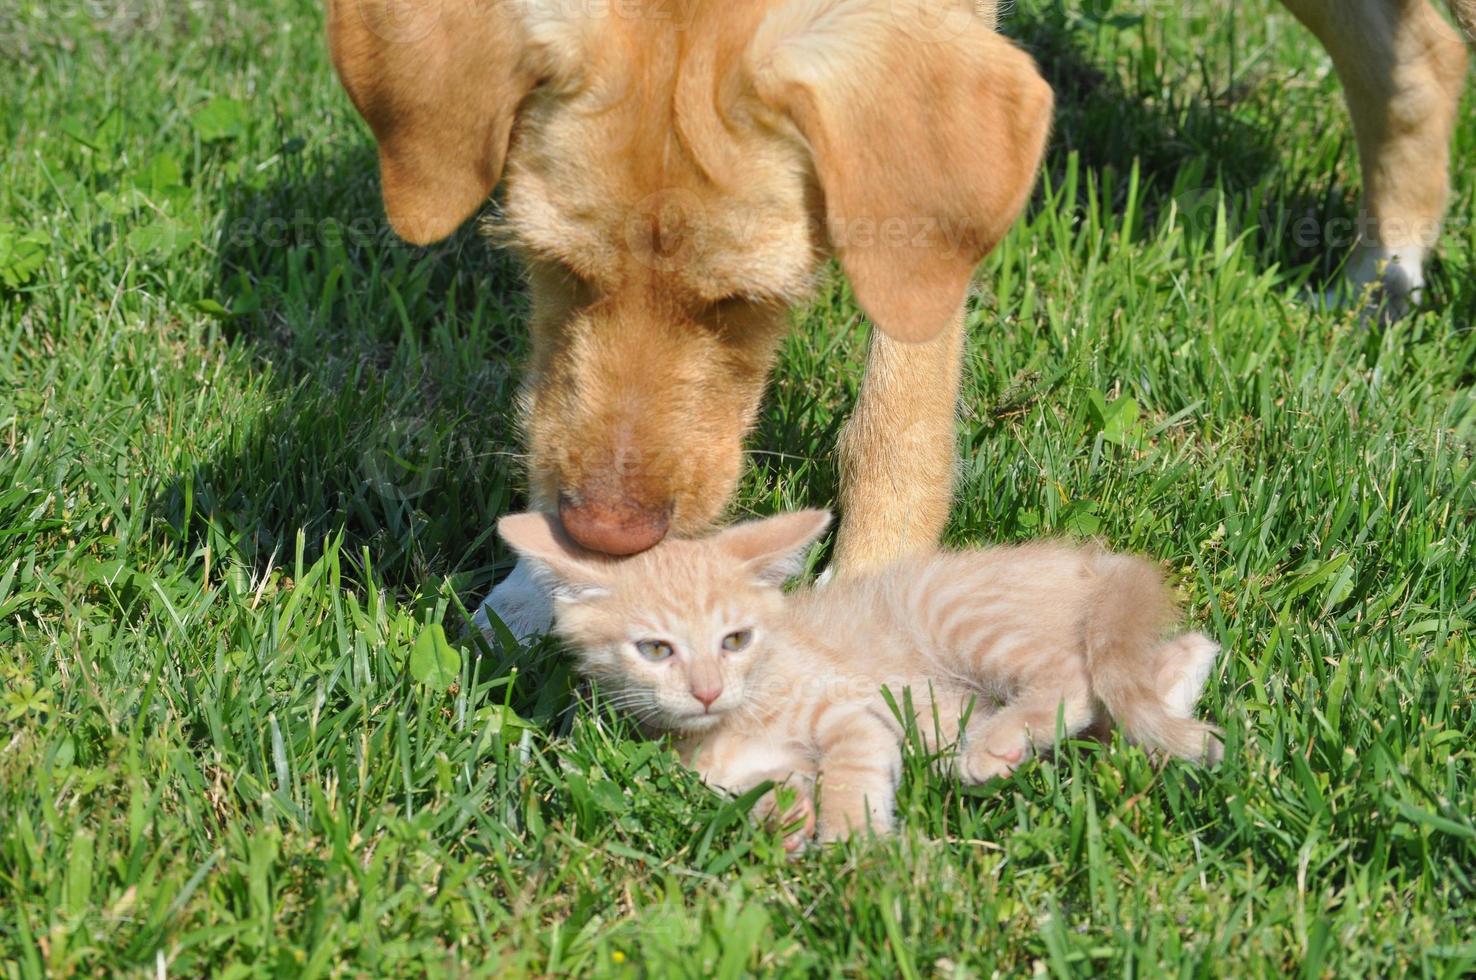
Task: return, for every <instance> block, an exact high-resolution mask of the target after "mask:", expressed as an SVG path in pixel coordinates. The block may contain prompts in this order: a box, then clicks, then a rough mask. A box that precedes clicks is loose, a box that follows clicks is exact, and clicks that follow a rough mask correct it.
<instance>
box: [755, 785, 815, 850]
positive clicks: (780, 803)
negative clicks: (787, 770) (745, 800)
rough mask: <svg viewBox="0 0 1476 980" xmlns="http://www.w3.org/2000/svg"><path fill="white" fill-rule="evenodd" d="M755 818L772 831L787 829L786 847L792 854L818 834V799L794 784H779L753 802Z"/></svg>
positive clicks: (785, 836) (802, 848)
mask: <svg viewBox="0 0 1476 980" xmlns="http://www.w3.org/2000/svg"><path fill="white" fill-rule="evenodd" d="M781 797H782V798H781ZM753 818H754V820H756V821H757V822H758V823H760V824H761V825H763V826H765V827H768V828H769V829H770V830H783V831H787V833H786V834H785V835H784V849H785V850H786V851H788V852H789V853H791V854H797V853H799V852H800V851H802V850H804V849H805V845H806V844H807V843H809V842H810V839H811V838H813V837H814V836H815V801H814V798H813V797H812V796H811V795H810V793H809V792H808V791H806V790H803V789H799V788H796V787H793V786H776V787H774V788H773V789H771V790H770V791H769V792H767V793H765V794H764V795H763V796H761V797H759V801H758V802H757V803H755V804H754V805H753Z"/></svg>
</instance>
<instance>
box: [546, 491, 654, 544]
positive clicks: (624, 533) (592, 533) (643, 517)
mask: <svg viewBox="0 0 1476 980" xmlns="http://www.w3.org/2000/svg"><path fill="white" fill-rule="evenodd" d="M559 520H561V521H562V522H563V524H564V530H565V531H567V532H568V534H569V537H571V538H573V539H574V540H575V542H576V543H578V544H579V546H580V547H583V548H588V549H589V550H590V551H598V552H599V553H600V554H604V555H634V554H636V553H638V552H642V551H645V550H646V549H647V548H651V547H654V546H656V545H658V544H660V543H661V539H662V538H664V537H666V531H667V529H668V528H669V527H670V526H671V508H670V507H669V506H667V507H662V508H660V509H658V510H653V509H651V508H649V507H645V506H642V505H641V504H639V503H637V502H635V501H634V500H631V499H629V498H616V499H614V500H606V499H603V498H599V497H590V496H583V497H580V498H579V499H578V501H577V502H576V501H575V499H574V498H572V497H570V496H568V495H565V494H560V495H559Z"/></svg>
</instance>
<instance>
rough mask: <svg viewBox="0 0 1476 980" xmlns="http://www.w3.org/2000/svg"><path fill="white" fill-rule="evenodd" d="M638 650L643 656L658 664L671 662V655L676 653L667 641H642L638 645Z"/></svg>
mask: <svg viewBox="0 0 1476 980" xmlns="http://www.w3.org/2000/svg"><path fill="white" fill-rule="evenodd" d="M636 649H637V650H639V651H640V653H641V656H643V657H645V658H646V659H647V660H650V661H653V662H656V663H660V662H661V661H663V660H670V659H671V655H672V654H673V653H676V651H675V650H673V649H672V648H671V644H670V643H667V642H666V641H665V640H641V641H640V642H639V643H637V644H636Z"/></svg>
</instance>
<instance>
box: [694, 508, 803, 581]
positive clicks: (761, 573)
mask: <svg viewBox="0 0 1476 980" xmlns="http://www.w3.org/2000/svg"><path fill="white" fill-rule="evenodd" d="M829 526H830V512H829V511H827V510H797V511H795V512H794V513H792V514H780V515H779V516H778V517H768V518H765V519H763V520H760V521H746V522H744V523H742V524H737V525H734V526H733V527H730V528H728V529H727V530H726V531H723V532H722V533H721V534H719V535H718V537H717V540H718V544H719V545H720V546H721V547H722V549H723V550H724V551H726V552H727V553H728V554H730V555H732V556H733V557H734V558H737V559H738V560H739V561H741V562H742V563H743V564H744V565H745V566H746V567H748V568H750V569H752V570H753V573H754V576H755V577H756V578H757V579H758V580H759V581H760V582H766V583H768V584H770V585H783V584H784V582H785V580H786V579H789V578H790V577H792V576H794V575H797V574H799V573H800V571H802V570H803V569H804V567H805V555H806V554H807V553H808V552H809V550H810V545H812V544H814V543H815V540H816V539H817V538H819V537H820V535H822V534H824V533H825V529H826V528H828V527H829Z"/></svg>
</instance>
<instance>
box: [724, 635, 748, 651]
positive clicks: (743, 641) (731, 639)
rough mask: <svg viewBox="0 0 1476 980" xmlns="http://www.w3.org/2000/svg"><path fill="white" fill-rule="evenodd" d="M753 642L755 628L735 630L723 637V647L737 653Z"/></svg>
mask: <svg viewBox="0 0 1476 980" xmlns="http://www.w3.org/2000/svg"><path fill="white" fill-rule="evenodd" d="M752 642H753V630H734V631H733V632H731V633H729V634H728V635H727V636H725V637H723V649H724V650H726V651H728V652H729V653H737V652H738V651H739V650H742V649H744V648H745V647H747V646H748V645H749V644H750V643H752Z"/></svg>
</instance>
